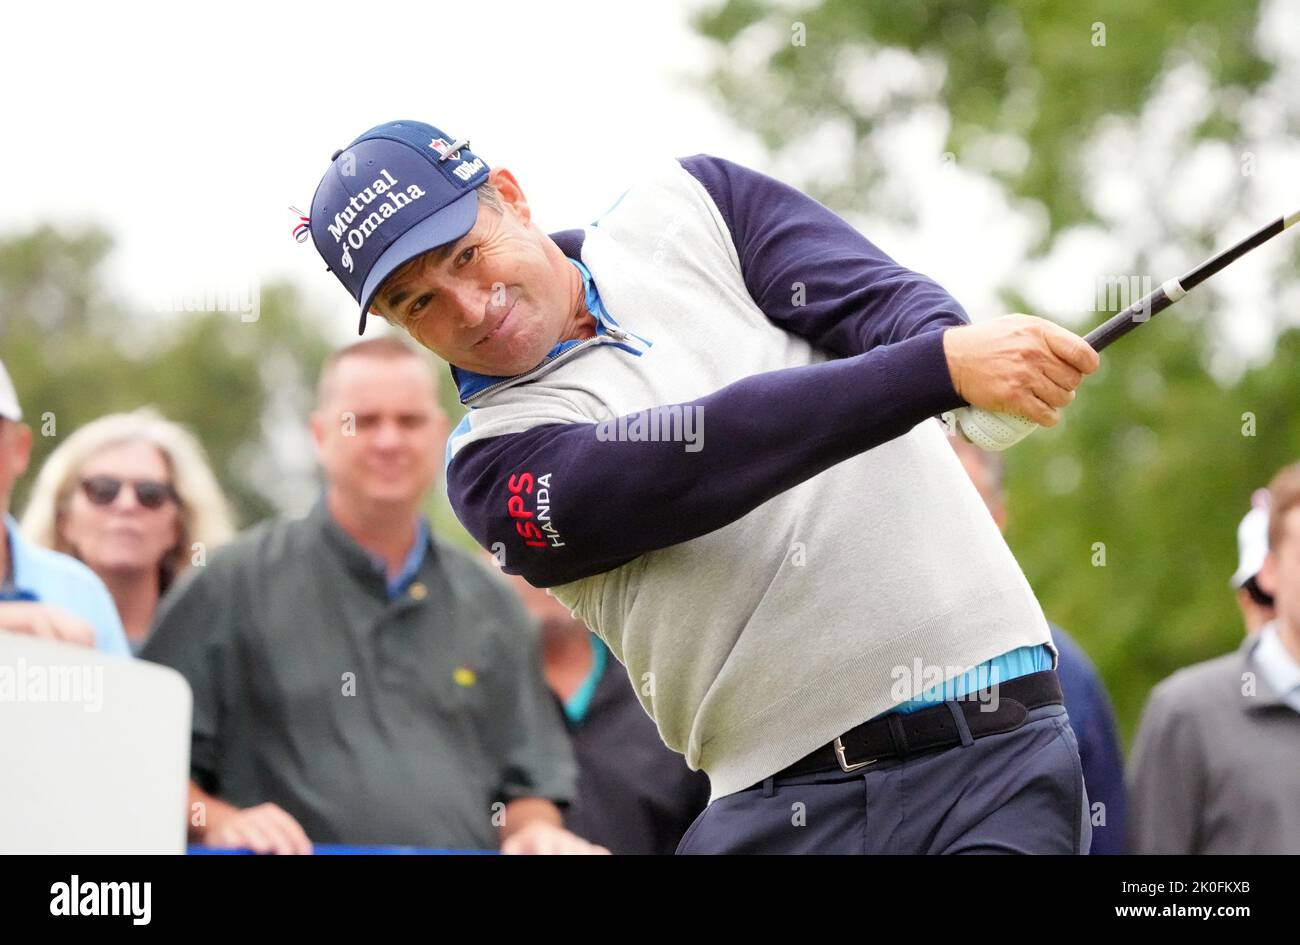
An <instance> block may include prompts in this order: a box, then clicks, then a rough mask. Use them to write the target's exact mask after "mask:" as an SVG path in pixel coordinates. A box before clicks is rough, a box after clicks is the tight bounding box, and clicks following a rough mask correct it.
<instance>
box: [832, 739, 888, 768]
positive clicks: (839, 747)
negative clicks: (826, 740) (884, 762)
mask: <svg viewBox="0 0 1300 945" xmlns="http://www.w3.org/2000/svg"><path fill="white" fill-rule="evenodd" d="M832 744H833V745H834V746H835V760H836V761H838V762H839V763H840V770H842V771H843V772H844V773H845V774H848V773H849V772H850V771H857V770H858V769H859V768H865V767H866V766H867V765H874V764H875V763H876V762H877V761H879V760H880V759H879V758H872V759H871V760H870V761H859V762H858V763H857V764H849V760H848V758H846V757H844V742H842V741H840V737H839V736H838V735H836V736H835V741H834V742H833V743H832Z"/></svg>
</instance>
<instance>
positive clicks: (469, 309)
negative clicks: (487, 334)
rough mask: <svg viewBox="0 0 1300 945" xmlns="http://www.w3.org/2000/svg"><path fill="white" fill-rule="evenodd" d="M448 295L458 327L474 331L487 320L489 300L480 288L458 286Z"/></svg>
mask: <svg viewBox="0 0 1300 945" xmlns="http://www.w3.org/2000/svg"><path fill="white" fill-rule="evenodd" d="M448 295H449V296H450V302H451V305H452V308H453V312H454V316H455V318H456V323H457V324H458V325H461V326H463V327H464V328H466V329H469V330H471V331H472V330H474V329H476V328H478V327H479V326H480V325H482V324H483V322H484V321H485V320H486V318H487V302H488V298H487V294H486V293H484V292H483V290H482V289H480V288H479V287H478V286H474V285H458V286H455V287H454V288H452V289H451V290H450V292H449V293H448Z"/></svg>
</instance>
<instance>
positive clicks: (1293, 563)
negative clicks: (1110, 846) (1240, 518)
mask: <svg viewBox="0 0 1300 945" xmlns="http://www.w3.org/2000/svg"><path fill="white" fill-rule="evenodd" d="M1269 493H1270V495H1271V497H1272V507H1271V509H1270V511H1269V521H1268V554H1267V556H1266V557H1265V558H1264V564H1263V567H1262V569H1261V570H1260V572H1259V575H1258V578H1257V579H1258V582H1259V585H1260V587H1261V589H1262V590H1263V591H1264V592H1265V593H1267V594H1270V595H1272V596H1273V598H1274V601H1275V604H1276V608H1277V616H1276V618H1275V619H1274V620H1272V621H1270V622H1269V623H1267V624H1266V625H1265V626H1264V627H1263V628H1261V629H1260V631H1259V632H1258V633H1256V634H1252V635H1248V636H1247V637H1246V639H1245V641H1244V642H1243V643H1242V644H1241V646H1240V647H1238V649H1237V650H1236V651H1235V652H1233V653H1228V654H1226V655H1224V656H1220V657H1218V658H1217V659H1213V660H1209V661H1208V662H1204V663H1197V664H1196V665H1194V666H1189V667H1186V668H1185V669H1181V670H1179V671H1178V672H1176V673H1174V674H1173V675H1172V676H1170V677H1169V678H1168V679H1166V680H1164V681H1163V682H1162V683H1160V684H1159V685H1158V686H1156V688H1155V689H1154V690H1152V692H1151V697H1150V699H1149V700H1148V701H1147V705H1146V708H1145V709H1144V710H1143V713H1142V720H1141V723H1140V725H1139V727H1138V734H1137V740H1136V742H1135V743H1134V746H1133V754H1132V758H1131V763H1130V766H1129V772H1130V776H1131V784H1130V788H1129V845H1130V849H1131V851H1132V852H1134V853H1300V463H1293V464H1292V465H1290V466H1287V467H1286V468H1285V469H1283V470H1282V471H1281V472H1279V473H1278V474H1277V476H1276V477H1275V478H1274V479H1273V482H1272V483H1271V485H1270V486H1269Z"/></svg>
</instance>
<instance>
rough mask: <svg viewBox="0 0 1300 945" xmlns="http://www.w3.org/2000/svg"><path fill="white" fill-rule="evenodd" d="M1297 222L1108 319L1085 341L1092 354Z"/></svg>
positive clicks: (1259, 235)
mask: <svg viewBox="0 0 1300 945" xmlns="http://www.w3.org/2000/svg"><path fill="white" fill-rule="evenodd" d="M1298 220H1300V211H1297V212H1296V213H1292V214H1290V215H1288V216H1283V217H1278V218H1277V219H1276V220H1274V221H1273V222H1271V223H1269V224H1267V225H1265V226H1262V227H1260V228H1259V229H1258V230H1256V231H1255V232H1254V233H1252V234H1250V236H1247V237H1246V238H1245V239H1244V240H1242V241H1241V242H1239V243H1237V244H1236V245H1235V246H1232V247H1230V248H1228V249H1225V250H1224V251H1223V252H1221V253H1218V254H1217V255H1215V256H1211V257H1210V258H1209V259H1207V260H1206V261H1205V262H1203V263H1201V264H1200V265H1199V266H1197V267H1196V268H1195V269H1193V270H1192V271H1191V272H1189V273H1187V274H1186V275H1185V276H1183V277H1182V278H1181V279H1170V280H1169V281H1168V282H1166V283H1164V284H1163V285H1161V286H1160V288H1158V289H1156V290H1155V291H1154V292H1152V293H1150V294H1149V295H1146V296H1144V297H1142V298H1141V299H1139V300H1138V301H1136V302H1134V303H1133V304H1132V305H1130V306H1128V308H1126V309H1124V311H1122V312H1120V313H1119V314H1117V315H1115V316H1114V317H1112V318H1109V319H1107V320H1106V321H1105V322H1104V323H1102V324H1101V325H1098V326H1097V327H1096V328H1094V329H1093V330H1092V331H1090V332H1088V334H1087V335H1086V336H1085V337H1084V339H1083V340H1084V341H1086V342H1088V344H1090V345H1092V347H1093V350H1095V351H1101V350H1102V349H1103V348H1105V347H1106V346H1107V345H1109V344H1111V343H1112V342H1114V341H1116V340H1118V339H1120V338H1123V337H1124V336H1125V335H1127V334H1128V333H1129V332H1130V331H1132V330H1133V329H1134V328H1136V327H1137V326H1138V325H1141V324H1142V323H1143V322H1145V321H1147V320H1149V319H1150V318H1152V317H1153V316H1155V315H1158V314H1160V313H1161V312H1163V311H1164V310H1165V309H1167V308H1168V307H1169V306H1171V305H1173V304H1174V303H1175V302H1177V301H1178V300H1179V299H1181V298H1182V297H1183V296H1184V295H1186V294H1187V293H1188V292H1190V291H1191V290H1192V289H1194V288H1196V287H1197V286H1198V285H1200V284H1201V283H1202V282H1204V281H1205V280H1206V279H1208V278H1210V276H1212V275H1214V274H1215V273H1216V272H1218V271H1219V270H1220V269H1223V268H1224V267H1225V266H1228V265H1229V264H1231V263H1233V262H1235V261H1236V260H1238V259H1240V258H1241V257H1242V256H1244V255H1246V254H1247V253H1248V252H1250V251H1251V250H1252V249H1254V248H1255V247H1256V246H1260V245H1262V244H1263V243H1266V242H1268V241H1269V240H1271V239H1272V238H1273V237H1275V236H1277V235H1278V234H1279V233H1281V232H1282V231H1283V230H1285V229H1286V228H1287V227H1289V226H1291V225H1292V224H1293V223H1295V222H1296V221H1298Z"/></svg>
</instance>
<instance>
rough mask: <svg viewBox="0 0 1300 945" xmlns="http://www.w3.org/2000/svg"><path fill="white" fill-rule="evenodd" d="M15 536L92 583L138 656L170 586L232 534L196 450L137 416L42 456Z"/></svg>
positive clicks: (156, 418)
mask: <svg viewBox="0 0 1300 945" xmlns="http://www.w3.org/2000/svg"><path fill="white" fill-rule="evenodd" d="M23 531H24V533H25V534H26V535H27V537H28V538H29V539H30V540H32V541H33V542H35V543H37V544H40V545H44V546H45V547H47V548H52V549H54V550H56V551H62V552H64V553H66V554H70V555H73V556H75V557H77V558H80V559H81V560H82V561H84V562H85V563H86V564H87V565H89V566H90V569H91V570H92V571H94V572H95V573H96V574H97V575H99V577H100V579H101V580H102V581H103V582H104V583H105V584H106V585H107V586H108V589H109V592H110V593H111V594H112V595H113V601H114V603H115V604H116V605H117V610H118V613H119V614H120V615H121V617H122V624H123V626H124V627H125V628H126V635H127V640H128V641H129V642H130V644H131V649H132V651H134V652H138V651H139V649H140V647H142V646H143V645H144V642H145V639H146V638H147V636H148V633H149V625H150V623H151V621H152V619H153V614H154V610H155V609H156V608H157V606H158V601H159V600H160V599H161V597H162V595H163V594H165V593H166V592H167V588H168V587H170V586H171V584H172V582H173V581H174V580H175V579H176V576H177V575H178V574H179V573H180V572H181V571H183V570H184V569H185V568H187V567H189V566H190V564H191V563H192V562H193V561H194V560H201V557H200V556H201V555H202V556H205V555H206V554H208V553H210V552H211V551H212V549H213V548H214V547H215V546H216V545H218V544H220V543H222V542H224V541H226V540H227V539H228V538H229V537H230V535H231V533H232V528H231V522H230V514H229V510H228V506H227V504H226V500H225V498H224V496H223V495H222V494H221V489H220V487H219V486H218V485H217V481H216V478H215V477H214V476H213V474H212V471H211V469H210V468H209V467H208V464H207V461H206V459H205V458H204V455H203V449H202V447H201V446H200V445H199V443H198V441H197V440H195V439H194V437H193V436H191V435H190V434H189V433H188V432H186V431H185V430H184V429H182V428H181V427H180V426H178V425H176V424H175V423H172V422H171V421H169V420H166V419H164V418H163V417H162V416H160V415H159V414H158V413H157V412H155V411H153V410H151V409H148V408H144V409H140V410H136V411H134V412H132V413H120V414H110V415H108V416H106V417H101V418H100V419H98V420H95V421H93V422H91V423H88V424H87V425H86V426H84V427H82V428H81V429H80V430H78V431H77V432H76V433H74V434H72V436H70V437H68V439H67V440H66V441H65V442H64V443H63V444H61V445H60V446H59V447H58V449H56V450H55V451H54V452H53V453H51V454H50V457H49V459H47V460H46V461H45V465H44V466H43V467H42V469H41V472H40V475H39V476H38V477H37V479H36V485H35V487H34V488H33V490H32V495H31V498H30V500H29V501H28V503H27V513H26V515H25V516H24V517H23Z"/></svg>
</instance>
